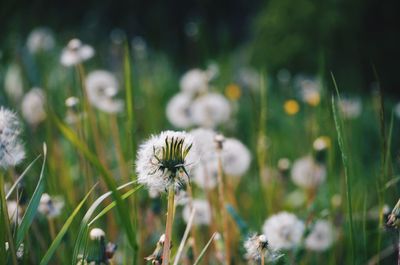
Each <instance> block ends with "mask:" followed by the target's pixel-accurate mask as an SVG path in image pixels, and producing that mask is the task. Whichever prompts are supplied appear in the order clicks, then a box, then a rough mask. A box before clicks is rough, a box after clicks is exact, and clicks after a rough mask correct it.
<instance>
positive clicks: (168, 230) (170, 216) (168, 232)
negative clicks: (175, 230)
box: [162, 185, 175, 265]
mask: <svg viewBox="0 0 400 265" xmlns="http://www.w3.org/2000/svg"><path fill="white" fill-rule="evenodd" d="M174 196H175V186H174V185H170V186H169V188H168V213H167V223H166V225H165V242H164V250H163V258H162V265H168V264H169V258H170V254H171V236H172V223H173V222H174V200H175V198H174Z"/></svg>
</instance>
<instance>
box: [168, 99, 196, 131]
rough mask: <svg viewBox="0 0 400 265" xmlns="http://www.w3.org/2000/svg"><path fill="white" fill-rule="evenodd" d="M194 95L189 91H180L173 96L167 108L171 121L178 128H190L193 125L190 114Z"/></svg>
mask: <svg viewBox="0 0 400 265" xmlns="http://www.w3.org/2000/svg"><path fill="white" fill-rule="evenodd" d="M191 105H192V97H191V96H190V95H189V94H187V93H178V94H176V95H175V96H173V97H172V98H171V99H170V100H169V102H168V104H167V109H166V114H167V118H168V120H169V122H170V123H171V124H172V125H174V126H175V127H177V128H188V127H190V126H192V125H193V122H192V117H191V115H190V107H191Z"/></svg>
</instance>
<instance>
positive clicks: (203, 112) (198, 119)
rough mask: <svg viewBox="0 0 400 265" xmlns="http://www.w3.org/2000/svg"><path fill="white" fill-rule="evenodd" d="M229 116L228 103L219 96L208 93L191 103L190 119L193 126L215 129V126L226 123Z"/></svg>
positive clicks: (229, 108) (229, 107)
mask: <svg viewBox="0 0 400 265" xmlns="http://www.w3.org/2000/svg"><path fill="white" fill-rule="evenodd" d="M230 115H231V106H230V104H229V101H228V100H227V99H226V98H225V97H224V96H223V95H221V94H218V93H208V94H206V95H203V96H200V97H198V98H196V99H195V100H194V101H193V104H192V117H193V122H194V124H196V125H198V126H201V127H205V128H215V127H216V126H217V125H219V124H222V123H225V122H227V121H228V120H229V117H230Z"/></svg>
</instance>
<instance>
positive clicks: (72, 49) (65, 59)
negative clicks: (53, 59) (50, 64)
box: [60, 39, 94, 67]
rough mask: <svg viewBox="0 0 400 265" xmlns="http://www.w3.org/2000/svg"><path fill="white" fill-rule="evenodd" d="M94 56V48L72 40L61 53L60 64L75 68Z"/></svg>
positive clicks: (77, 40)
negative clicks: (74, 66)
mask: <svg viewBox="0 0 400 265" xmlns="http://www.w3.org/2000/svg"><path fill="white" fill-rule="evenodd" d="M93 55H94V49H93V47H92V46H90V45H87V44H83V43H82V42H81V41H80V40H79V39H72V40H70V41H69V42H68V45H67V47H65V48H64V49H63V51H62V53H61V58H60V62H61V64H62V65H64V66H67V67H69V66H73V65H77V64H79V63H81V62H84V61H86V60H88V59H90V58H92V57H93Z"/></svg>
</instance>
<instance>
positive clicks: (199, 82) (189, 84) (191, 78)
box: [180, 69, 210, 95]
mask: <svg viewBox="0 0 400 265" xmlns="http://www.w3.org/2000/svg"><path fill="white" fill-rule="evenodd" d="M209 80H210V76H209V74H208V73H207V71H203V70H201V69H192V70H189V71H188V72H186V73H185V74H184V75H183V76H182V78H181V80H180V87H181V90H182V91H183V92H186V93H189V94H191V95H196V94H198V93H204V92H206V91H207V90H208V82H209Z"/></svg>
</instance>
